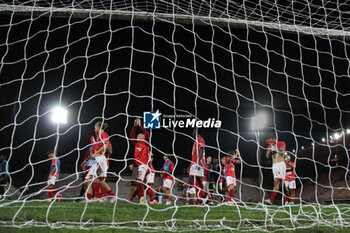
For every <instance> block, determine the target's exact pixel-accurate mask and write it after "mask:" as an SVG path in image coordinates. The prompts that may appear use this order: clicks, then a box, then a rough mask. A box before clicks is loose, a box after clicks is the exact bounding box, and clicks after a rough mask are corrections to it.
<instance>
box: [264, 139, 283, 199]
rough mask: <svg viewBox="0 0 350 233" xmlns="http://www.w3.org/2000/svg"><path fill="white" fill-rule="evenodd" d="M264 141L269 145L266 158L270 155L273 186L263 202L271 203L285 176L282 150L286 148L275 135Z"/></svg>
mask: <svg viewBox="0 0 350 233" xmlns="http://www.w3.org/2000/svg"><path fill="white" fill-rule="evenodd" d="M266 143H267V144H268V145H269V146H268V149H267V152H266V158H268V159H269V158H271V157H272V172H273V178H274V188H273V192H272V194H271V197H270V199H266V200H265V202H266V203H267V204H269V205H271V204H272V203H273V201H274V199H275V198H276V196H277V192H278V191H279V189H280V187H281V186H282V189H283V185H282V184H283V183H284V179H285V178H286V163H285V162H284V152H285V150H286V143H285V142H282V141H277V140H276V137H275V136H273V137H270V139H267V140H266Z"/></svg>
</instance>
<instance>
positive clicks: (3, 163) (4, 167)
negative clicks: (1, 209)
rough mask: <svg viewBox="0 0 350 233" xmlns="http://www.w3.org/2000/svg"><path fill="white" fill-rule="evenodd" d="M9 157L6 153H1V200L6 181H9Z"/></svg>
mask: <svg viewBox="0 0 350 233" xmlns="http://www.w3.org/2000/svg"><path fill="white" fill-rule="evenodd" d="M7 170H8V169H7V159H6V156H5V155H0V201H1V200H2V199H3V195H4V193H5V186H6V182H7V181H8V173H7Z"/></svg>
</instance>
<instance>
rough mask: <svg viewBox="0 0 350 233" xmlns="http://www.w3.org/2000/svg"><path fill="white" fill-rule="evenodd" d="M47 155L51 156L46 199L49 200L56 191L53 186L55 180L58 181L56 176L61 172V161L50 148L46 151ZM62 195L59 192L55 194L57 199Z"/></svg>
mask: <svg viewBox="0 0 350 233" xmlns="http://www.w3.org/2000/svg"><path fill="white" fill-rule="evenodd" d="M47 156H48V157H49V158H51V166H50V173H49V177H48V178H47V185H48V189H49V192H48V199H47V200H46V201H47V202H51V201H52V200H51V199H52V196H53V195H56V193H57V191H56V190H54V188H53V187H54V186H55V184H56V182H57V181H58V177H59V175H60V172H61V162H60V159H59V158H57V157H56V155H55V154H54V152H53V151H52V150H51V151H49V152H47ZM61 197H62V195H61V194H58V195H57V201H60V198H61Z"/></svg>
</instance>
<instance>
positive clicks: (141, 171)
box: [136, 164, 148, 182]
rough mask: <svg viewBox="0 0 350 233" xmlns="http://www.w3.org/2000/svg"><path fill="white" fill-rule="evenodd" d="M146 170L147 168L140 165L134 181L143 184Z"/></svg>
mask: <svg viewBox="0 0 350 233" xmlns="http://www.w3.org/2000/svg"><path fill="white" fill-rule="evenodd" d="M147 170H148V166H147V165H145V164H142V165H140V166H138V167H137V177H136V180H139V181H141V182H143V180H144V179H145V176H146V173H147Z"/></svg>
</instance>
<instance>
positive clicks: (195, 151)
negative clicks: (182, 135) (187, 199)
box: [189, 129, 205, 189]
mask: <svg viewBox="0 0 350 233" xmlns="http://www.w3.org/2000/svg"><path fill="white" fill-rule="evenodd" d="M192 137H193V138H195V139H196V140H195V142H194V143H193V147H192V162H191V166H190V169H189V175H190V178H191V177H192V178H191V179H193V182H194V184H202V180H201V179H202V178H203V177H204V164H205V141H204V138H203V137H202V136H201V133H200V132H199V130H198V129H194V130H193V133H192ZM196 188H197V189H200V187H196Z"/></svg>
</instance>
